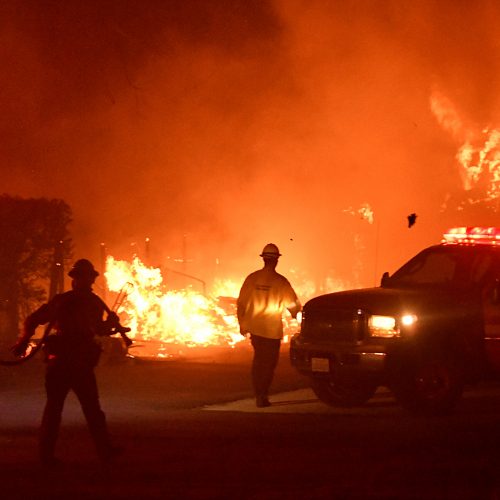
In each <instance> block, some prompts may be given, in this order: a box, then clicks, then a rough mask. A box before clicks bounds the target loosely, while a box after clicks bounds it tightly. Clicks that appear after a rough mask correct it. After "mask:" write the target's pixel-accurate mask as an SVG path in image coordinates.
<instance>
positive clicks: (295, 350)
mask: <svg viewBox="0 0 500 500" xmlns="http://www.w3.org/2000/svg"><path fill="white" fill-rule="evenodd" d="M386 357H387V353H386V352H385V350H384V349H383V346H373V345H370V346H366V345H365V346H363V345H356V346H352V345H349V346H340V345H321V346H319V345H317V344H308V343H298V342H293V341H292V343H291V345H290V361H291V363H292V366H294V367H295V368H296V369H297V370H298V371H299V372H300V373H302V374H303V375H307V376H311V377H328V376H332V375H334V374H335V375H336V376H356V377H363V376H367V377H370V378H371V377H373V376H377V375H379V376H380V377H382V376H383V374H384V372H385V366H386Z"/></svg>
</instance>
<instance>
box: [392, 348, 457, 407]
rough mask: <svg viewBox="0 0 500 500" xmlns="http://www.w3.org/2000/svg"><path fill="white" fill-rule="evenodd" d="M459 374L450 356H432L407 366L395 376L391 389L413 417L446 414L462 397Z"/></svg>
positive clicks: (455, 361) (455, 362) (454, 361)
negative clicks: (413, 414) (414, 414)
mask: <svg viewBox="0 0 500 500" xmlns="http://www.w3.org/2000/svg"><path fill="white" fill-rule="evenodd" d="M463 385H464V383H463V373H462V370H461V369H460V365H459V363H458V362H457V360H455V359H453V358H452V357H451V356H446V355H435V356H429V357H424V356H421V357H420V359H419V360H417V361H415V362H413V363H409V366H407V367H405V368H403V369H401V371H400V372H399V374H397V375H396V377H395V380H394V382H393V384H392V385H391V388H392V390H393V392H394V395H395V396H396V399H397V401H398V402H399V403H400V404H401V406H403V407H404V408H406V409H408V410H410V411H412V412H413V413H418V414H425V415H443V414H447V413H449V412H450V411H451V410H452V409H453V408H454V406H455V405H456V403H457V401H458V400H459V398H460V397H461V395H462V390H463Z"/></svg>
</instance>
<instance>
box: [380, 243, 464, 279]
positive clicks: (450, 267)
mask: <svg viewBox="0 0 500 500" xmlns="http://www.w3.org/2000/svg"><path fill="white" fill-rule="evenodd" d="M461 257H462V256H461V255H460V253H459V252H457V251H455V249H453V248H451V247H433V248H428V249H426V250H424V251H423V252H420V253H419V254H418V255H416V256H415V257H414V258H413V259H411V260H410V261H408V262H407V263H406V264H405V265H404V266H403V267H401V268H400V269H399V270H398V271H396V272H395V273H394V274H393V275H392V276H391V277H390V279H389V282H388V285H389V286H391V287H394V286H403V287H406V286H418V285H447V284H453V283H457V280H460V279H461V278H460V274H461V270H463V266H461V265H460V264H461V261H463V259H462V258H461ZM462 278H463V276H462Z"/></svg>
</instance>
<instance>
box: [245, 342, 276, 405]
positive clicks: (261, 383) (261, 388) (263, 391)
mask: <svg viewBox="0 0 500 500" xmlns="http://www.w3.org/2000/svg"><path fill="white" fill-rule="evenodd" d="M251 339H252V347H253V350H254V356H253V363H252V383H253V388H254V392H255V396H256V397H257V398H260V397H264V398H266V397H267V396H268V393H269V388H270V387H271V382H272V381H273V377H274V370H275V369H276V366H277V365H278V360H279V354H280V345H281V340H280V339H268V338H266V337H260V336H259V335H254V334H252V336H251Z"/></svg>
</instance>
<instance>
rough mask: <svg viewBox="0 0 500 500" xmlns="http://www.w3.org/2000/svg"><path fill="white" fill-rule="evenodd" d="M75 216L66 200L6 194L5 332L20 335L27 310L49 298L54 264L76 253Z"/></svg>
mask: <svg viewBox="0 0 500 500" xmlns="http://www.w3.org/2000/svg"><path fill="white" fill-rule="evenodd" d="M70 222H71V209H70V208H69V206H68V205H67V204H66V203H65V202H64V201H62V200H48V199H45V198H29V199H23V198H19V197H12V196H9V195H6V194H4V195H0V334H1V335H2V336H3V337H4V338H5V336H9V337H11V336H15V335H17V332H18V328H19V325H20V322H21V321H22V320H23V319H24V317H25V316H26V314H27V313H28V312H29V311H31V310H33V309H34V308H35V307H36V306H38V305H39V304H40V303H41V302H42V301H44V300H46V298H47V288H48V287H47V285H48V281H49V279H50V278H51V276H52V279H53V276H54V266H61V267H62V268H61V271H62V270H63V268H64V261H65V260H68V259H69V258H70V256H71V255H70V254H71V239H70V238H69V229H68V226H69V224H70ZM56 261H59V262H56ZM51 288H53V287H51Z"/></svg>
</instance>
